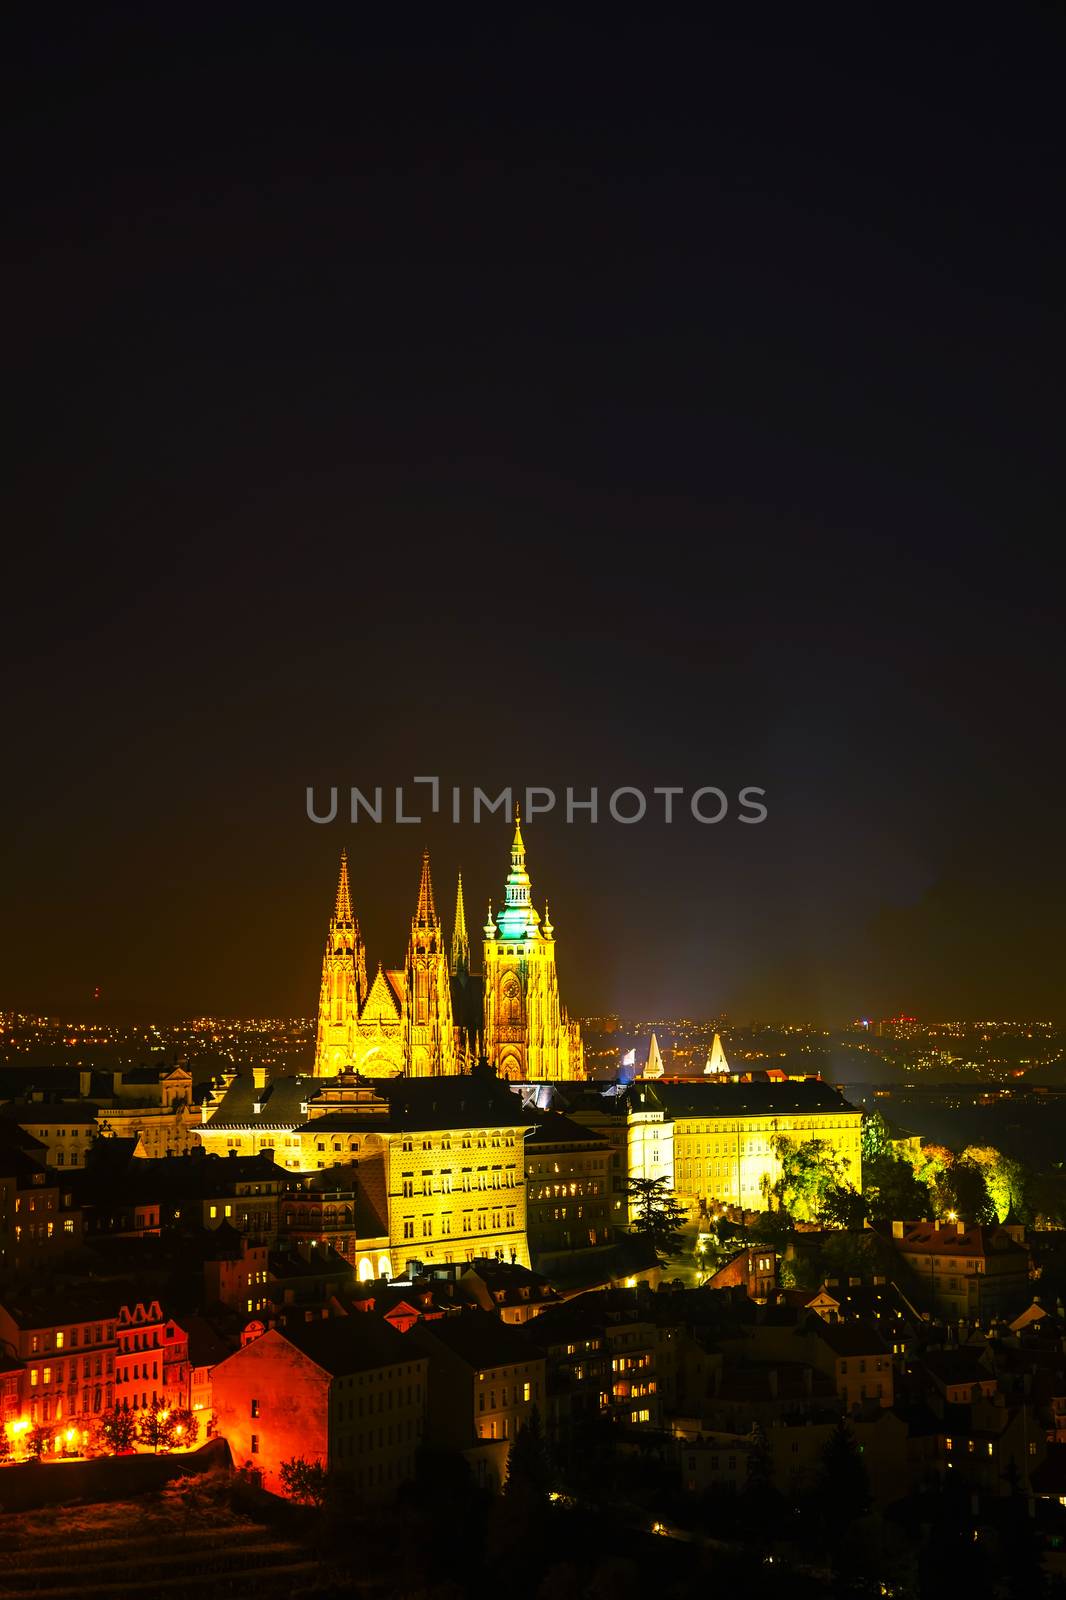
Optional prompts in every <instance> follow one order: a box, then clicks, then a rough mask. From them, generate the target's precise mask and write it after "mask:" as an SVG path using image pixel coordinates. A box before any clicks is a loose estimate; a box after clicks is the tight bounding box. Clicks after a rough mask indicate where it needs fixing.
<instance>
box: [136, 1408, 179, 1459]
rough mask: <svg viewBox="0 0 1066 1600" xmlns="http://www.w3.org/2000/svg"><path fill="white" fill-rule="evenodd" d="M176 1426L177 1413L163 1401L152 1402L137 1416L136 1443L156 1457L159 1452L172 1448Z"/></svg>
mask: <svg viewBox="0 0 1066 1600" xmlns="http://www.w3.org/2000/svg"><path fill="white" fill-rule="evenodd" d="M177 1426H178V1423H177V1413H176V1412H175V1411H174V1410H173V1409H172V1408H171V1407H170V1406H168V1405H167V1404H166V1402H165V1401H163V1400H153V1401H152V1404H151V1405H150V1406H148V1407H146V1408H145V1410H143V1411H141V1412H139V1413H138V1415H137V1438H138V1441H139V1442H140V1443H141V1444H146V1445H147V1446H148V1448H149V1449H150V1450H154V1451H155V1452H156V1454H157V1455H158V1454H159V1452H160V1450H170V1449H171V1448H172V1447H173V1445H174V1442H175V1429H176V1427H177Z"/></svg>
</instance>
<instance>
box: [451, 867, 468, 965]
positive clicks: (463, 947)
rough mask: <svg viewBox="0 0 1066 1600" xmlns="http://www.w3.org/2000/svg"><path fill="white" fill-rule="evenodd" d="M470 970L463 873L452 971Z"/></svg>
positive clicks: (458, 898) (458, 889)
mask: <svg viewBox="0 0 1066 1600" xmlns="http://www.w3.org/2000/svg"><path fill="white" fill-rule="evenodd" d="M469 971H470V939H469V936H468V934H467V931H466V906H465V905H464V903H463V875H462V873H461V872H460V874H459V885H458V888H457V889H456V891H455V927H454V928H453V930H452V972H453V973H456V972H469Z"/></svg>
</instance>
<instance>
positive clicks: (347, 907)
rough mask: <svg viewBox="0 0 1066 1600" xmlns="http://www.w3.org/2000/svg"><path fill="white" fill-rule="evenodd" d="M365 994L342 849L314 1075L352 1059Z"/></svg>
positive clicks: (334, 1069) (324, 967) (362, 957)
mask: <svg viewBox="0 0 1066 1600" xmlns="http://www.w3.org/2000/svg"><path fill="white" fill-rule="evenodd" d="M365 998H366V955H365V952H364V950H363V940H362V935H361V934H360V932H359V923H358V921H357V920H356V918H355V916H354V914H353V912H352V897H351V891H350V889H349V886H348V852H347V851H346V850H342V851H341V871H340V879H339V881H338V883H337V899H336V903H335V905H334V908H333V915H332V917H331V918H330V923H329V933H328V934H327V936H326V953H325V955H324V957H323V959H322V988H321V990H320V992H319V1000H318V1035H317V1039H316V1043H315V1076H316V1077H323V1076H324V1075H326V1074H328V1073H333V1072H340V1071H341V1070H342V1069H343V1068H344V1067H346V1066H347V1065H348V1063H349V1061H350V1059H351V1052H352V1033H353V1029H354V1026H355V1023H356V1021H357V1019H358V1016H359V1007H360V1006H361V1005H362V1003H363V1001H364V999H365Z"/></svg>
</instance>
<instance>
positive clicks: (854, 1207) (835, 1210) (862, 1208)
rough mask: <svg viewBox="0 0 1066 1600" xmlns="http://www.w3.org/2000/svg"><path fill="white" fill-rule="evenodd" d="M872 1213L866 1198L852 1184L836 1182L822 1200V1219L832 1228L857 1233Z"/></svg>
mask: <svg viewBox="0 0 1066 1600" xmlns="http://www.w3.org/2000/svg"><path fill="white" fill-rule="evenodd" d="M869 1215H870V1206H869V1202H868V1201H867V1200H866V1198H865V1197H864V1196H863V1195H861V1194H859V1193H858V1191H857V1190H855V1189H853V1188H852V1187H851V1186H850V1184H834V1185H833V1187H832V1188H831V1189H829V1190H827V1191H826V1196H825V1199H824V1201H823V1202H822V1221H823V1222H824V1223H826V1224H827V1226H828V1227H830V1228H843V1229H845V1230H846V1231H847V1232H848V1233H857V1232H858V1231H859V1229H860V1228H861V1227H862V1225H863V1223H864V1222H865V1221H866V1218H867V1217H868V1216H869Z"/></svg>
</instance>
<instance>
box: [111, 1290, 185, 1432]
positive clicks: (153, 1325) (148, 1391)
mask: <svg viewBox="0 0 1066 1600" xmlns="http://www.w3.org/2000/svg"><path fill="white" fill-rule="evenodd" d="M116 1337H117V1344H118V1349H117V1353H116V1357H115V1404H116V1405H120V1406H122V1407H123V1408H124V1409H128V1410H131V1411H139V1410H143V1409H144V1408H145V1407H146V1406H150V1405H153V1404H154V1403H155V1402H156V1401H159V1402H161V1403H163V1404H166V1405H168V1406H182V1407H184V1406H187V1405H188V1404H189V1340H188V1336H187V1334H186V1333H185V1330H184V1329H183V1328H181V1327H180V1326H179V1325H178V1323H176V1322H175V1321H174V1319H173V1318H172V1317H166V1316H164V1314H163V1310H162V1307H161V1306H160V1303H159V1301H158V1300H149V1301H147V1302H142V1301H137V1302H136V1303H135V1304H134V1305H132V1306H128V1305H125V1306H123V1307H122V1309H121V1311H120V1312H119V1316H118V1322H117V1324H116Z"/></svg>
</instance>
